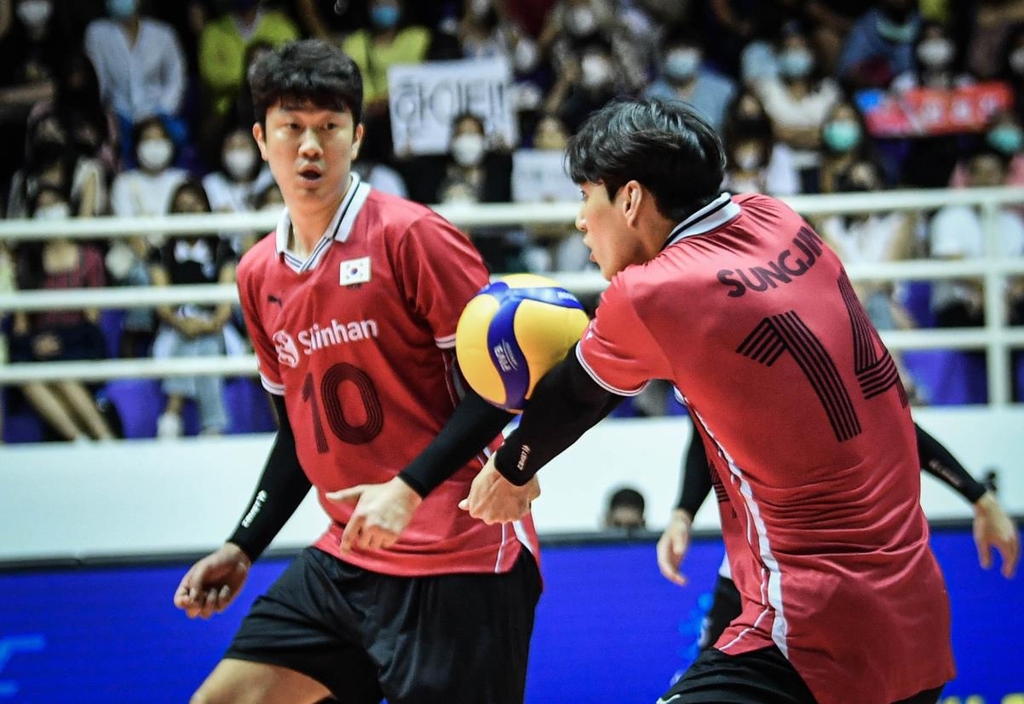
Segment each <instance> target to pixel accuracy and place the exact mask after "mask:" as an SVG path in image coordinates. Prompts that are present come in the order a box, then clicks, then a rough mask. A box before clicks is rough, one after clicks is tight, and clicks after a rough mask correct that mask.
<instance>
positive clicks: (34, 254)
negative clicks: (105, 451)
mask: <svg viewBox="0 0 1024 704" xmlns="http://www.w3.org/2000/svg"><path fill="white" fill-rule="evenodd" d="M31 211H32V216H33V218H35V219H37V220H46V221H48V222H50V223H51V224H57V223H58V222H59V221H62V220H66V219H68V218H69V217H70V216H71V205H70V202H69V200H68V198H67V196H66V195H65V193H64V192H62V191H60V190H58V189H56V188H51V187H48V186H47V187H43V188H40V189H39V191H38V192H37V193H36V195H35V197H34V198H33V200H32V207H31ZM19 259H20V261H19V266H18V288H20V289H26V290H27V289H46V290H54V289H78V288H94V287H100V286H104V285H105V284H106V278H105V275H104V271H103V258H102V257H101V256H100V253H99V252H98V251H97V250H96V249H95V248H94V247H92V246H89V245H84V244H80V243H79V242H76V241H75V240H71V239H68V238H66V237H59V236H56V237H53V238H51V239H49V240H46V241H45V242H44V243H42V244H35V245H26V246H23V247H20V248H19ZM98 320H99V311H98V310H96V309H87V310H84V311H83V310H57V311H50V312H45V313H32V314H29V313H24V312H18V313H16V314H15V316H14V329H13V335H12V340H11V343H12V344H11V359H12V361H15V362H56V361H72V360H91V359H102V358H103V357H105V356H106V355H105V353H104V351H105V342H104V339H103V333H102V332H101V331H100V329H99V327H98V326H97V321H98ZM21 390H22V392H23V393H24V394H25V396H26V398H27V399H28V401H29V403H31V404H32V407H33V408H35V409H36V411H37V412H38V413H39V414H40V416H42V418H43V420H44V421H45V422H46V423H47V425H49V426H50V427H51V428H53V430H55V431H56V432H57V434H58V435H59V436H60V437H61V438H62V439H64V440H76V441H77V440H88V439H89V438H94V439H97V440H109V439H111V438H112V437H113V433H112V432H111V430H110V427H109V426H108V425H107V422H106V421H105V420H104V418H103V415H102V414H101V413H100V411H99V409H98V408H97V406H96V401H95V399H94V398H93V397H92V395H91V394H90V392H89V391H88V390H87V389H86V387H85V386H84V385H83V384H82V383H81V382H79V381H56V382H32V383H29V384H25V385H24V386H22V387H21Z"/></svg>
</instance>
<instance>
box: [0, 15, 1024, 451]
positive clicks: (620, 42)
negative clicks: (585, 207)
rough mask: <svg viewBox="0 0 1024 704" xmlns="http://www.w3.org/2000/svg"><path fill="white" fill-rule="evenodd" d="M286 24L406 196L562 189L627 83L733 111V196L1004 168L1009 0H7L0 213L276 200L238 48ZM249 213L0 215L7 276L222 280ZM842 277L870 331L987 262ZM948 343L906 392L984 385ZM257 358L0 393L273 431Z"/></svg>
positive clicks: (1012, 221) (487, 246) (180, 318)
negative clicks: (150, 223) (237, 366)
mask: <svg viewBox="0 0 1024 704" xmlns="http://www.w3.org/2000/svg"><path fill="white" fill-rule="evenodd" d="M299 37H318V38H322V39H325V40H328V41H331V42H336V43H338V44H339V45H340V46H341V47H342V48H343V49H344V50H345V51H346V52H347V53H348V54H349V55H351V56H352V58H353V59H354V60H355V61H356V62H357V63H358V64H359V66H360V68H361V69H362V71H363V76H364V81H365V111H364V124H365V127H366V137H365V143H364V145H363V148H362V149H361V152H360V158H359V160H358V161H357V162H356V164H355V168H356V170H357V171H358V172H359V173H360V175H361V176H362V178H364V179H365V180H368V181H369V182H370V183H371V184H372V185H373V186H374V187H376V188H379V189H381V190H385V191H388V192H392V193H396V194H399V195H403V196H407V197H409V198H411V199H413V200H415V201H418V202H421V203H425V204H439V203H500V202H511V201H518V202H529V201H532V202H543V201H545V200H547V201H553V200H557V201H565V200H572V199H574V198H575V197H576V195H575V194H576V189H575V187H574V186H573V184H571V183H568V184H567V183H564V182H560V181H559V178H560V176H561V153H562V149H563V148H564V146H565V144H566V141H567V139H568V138H569V136H571V135H572V134H573V132H574V131H575V130H576V129H577V128H578V126H579V125H580V124H581V122H582V121H583V120H584V119H585V118H586V117H587V115H589V114H590V113H591V112H592V111H594V110H595V109H597V108H599V107H601V106H602V105H604V104H605V103H606V102H608V101H609V100H612V99H614V98H616V97H620V96H659V97H662V98H666V99H670V100H682V101H685V102H687V103H690V104H691V105H693V106H694V107H695V108H696V109H697V110H698V111H700V112H701V113H702V114H703V115H704V116H705V117H706V118H707V119H708V120H709V121H710V123H711V124H712V125H713V126H714V127H715V128H716V129H717V130H718V131H719V133H720V134H721V135H722V136H723V139H724V141H725V144H726V148H727V152H728V164H727V174H726V179H725V183H723V188H724V189H727V190H729V191H731V192H733V193H743V192H761V193H769V194H773V195H781V196H786V195H795V194H818V193H842V192H861V191H882V190H887V189H896V188H935V189H941V188H965V187H982V186H999V185H1021V184H1024V157H1022V148H1024V131H1022V121H1024V2H1021V1H1013V0H987V1H986V0H974V1H956V0H947V1H943V0H921V1H920V2H912V1H911V0H880V1H877V2H865V1H858V0H845V1H843V0H831V1H829V2H817V1H816V0H703V1H701V2H697V1H688V0H462V1H459V0H438V1H436V2H430V1H423V2H413V1H411V0H410V1H408V2H403V1H401V0H291V1H287V0H280V1H279V2H273V1H271V0H180V1H177V2H155V1H147V0H106V1H105V2H104V0H0V123H2V128H3V131H4V135H5V138H4V139H3V140H0V152H2V154H0V208H2V212H3V214H4V216H5V217H6V218H35V219H40V220H62V219H68V218H83V217H94V216H106V215H114V216H139V215H163V214H169V213H204V212H255V211H262V210H270V211H274V212H279V211H280V208H281V195H280V192H279V191H278V190H277V188H276V186H275V184H274V181H273V178H272V177H271V175H270V173H269V171H268V170H267V169H266V167H265V165H264V163H263V162H262V160H261V159H260V156H259V152H258V149H257V146H256V143H255V141H254V140H253V137H252V123H253V114H252V104H251V100H250V96H249V91H248V85H247V73H248V70H249V67H250V66H251V65H252V63H253V62H254V61H255V60H256V59H257V58H258V57H259V56H260V54H261V52H265V51H266V50H267V49H268V48H271V47H274V46H277V45H279V44H281V43H283V42H286V41H289V40H291V39H295V38H299ZM452 62H460V63H452ZM394 67H398V69H397V70H394ZM477 71H478V72H479V76H480V77H481V78H480V82H479V83H474V75H477V74H476V73H475V72H477ZM403 72H404V73H403ZM446 81H447V82H446ZM453 86H455V87H453ZM394 90H400V91H401V94H400V95H392V94H391V93H392V91H394ZM439 104H440V105H441V107H440V108H439V107H438V106H439ZM428 111H429V112H430V116H429V120H427V119H426V118H423V114H424V113H426V112H428ZM417 116H418V118H423V119H419V121H418V122H417V121H416V120H415V119H413V118H414V117H417ZM428 122H429V124H428ZM1022 214H1024V204H1021V208H1015V207H1007V208H1004V209H1002V210H1001V211H1000V212H999V213H998V217H997V220H998V222H997V227H998V230H999V247H1000V249H1001V253H1002V254H1003V255H1005V256H1008V257H1018V256H1024V220H1022ZM812 222H813V224H814V225H815V227H816V228H817V230H818V232H819V233H820V234H821V235H822V236H823V238H825V239H826V241H828V242H829V243H830V244H831V245H832V246H833V247H834V248H835V249H836V250H837V251H838V252H839V254H840V255H841V256H842V258H843V259H844V260H845V261H847V262H856V263H858V264H865V263H866V264H870V263H873V262H887V261H898V260H905V259H912V258H925V257H934V258H949V259H962V258H971V257H979V256H981V255H982V254H983V233H982V231H983V222H982V218H981V216H980V214H979V213H978V212H977V211H976V210H975V209H972V208H969V207H960V206H949V207H946V208H942V209H938V210H936V211H932V212H902V211H901V212H891V213H886V212H875V213H871V214H867V215H861V216H849V215H842V214H837V215H833V216H823V217H815V218H813V219H812ZM51 224H56V223H51ZM571 229H572V228H571V224H568V223H567V224H566V225H565V226H560V227H553V228H524V227H518V228H515V227H511V228H510V227H493V226H492V227H486V228H474V229H472V230H471V231H469V232H467V236H469V237H471V238H472V239H473V240H474V242H475V243H476V245H477V247H478V248H479V249H480V251H481V252H482V254H483V255H484V257H485V259H486V260H487V262H488V263H489V265H490V267H491V269H492V271H494V272H495V273H499V272H509V271H534V272H547V271H580V270H584V269H586V268H588V267H590V266H591V265H590V264H589V261H588V252H587V251H586V249H585V248H584V247H583V246H582V243H581V242H580V240H579V238H574V237H567V236H566V235H567V234H568V233H569V232H571ZM263 234H264V233H262V232H225V233H214V234H210V233H199V234H196V235H195V236H174V237H155V236H145V235H141V234H140V235H139V236H137V237H130V238H127V239H125V238H111V239H109V240H104V239H97V240H95V241H81V240H75V241H72V240H70V239H65V238H60V237H58V236H55V237H53V238H50V239H47V240H45V241H41V242H31V243H24V244H20V245H18V246H15V245H13V244H12V243H10V242H7V243H5V242H4V241H3V240H2V239H0V292H7V291H14V290H32V289H60V288H82V287H99V286H116V285H130V286H170V285H176V284H195V283H214V282H225V283H229V282H232V281H233V276H234V267H235V264H236V262H237V260H238V258H239V257H240V256H241V255H243V254H244V252H245V251H246V250H247V249H248V248H249V247H250V246H252V244H253V243H254V242H255V241H256V239H257V238H258V237H260V236H262V235H263ZM755 284H756V282H755ZM858 293H859V295H860V297H861V300H862V301H863V302H864V304H865V306H866V307H867V308H868V310H869V313H870V315H871V317H872V319H873V320H874V322H875V324H876V326H877V327H878V328H879V329H882V330H891V329H907V328H912V327H975V326H979V325H982V324H983V323H984V314H985V311H984V297H983V294H982V288H981V282H980V281H977V280H970V279H965V280H952V281H951V280H945V281H943V282H941V283H939V282H936V283H930V282H913V283H912V282H908V283H906V284H898V285H893V284H892V283H891V282H881V281H880V282H877V283H871V282H863V281H861V282H859V284H858ZM1005 294H1006V297H1007V298H1006V301H1007V310H1008V312H1009V318H1008V322H1009V324H1021V322H1022V321H1024V282H1022V280H1021V279H1019V278H1018V279H1013V280H1010V281H1009V282H1008V284H1007V287H1006V291H1005ZM0 330H2V333H3V338H4V339H5V340H6V344H3V343H0V349H6V352H4V353H3V354H4V355H5V356H6V358H7V359H8V360H9V361H12V362H33V361H53V360H87V359H101V358H109V357H126V358H131V357H145V356H154V357H174V356H198V355H223V354H244V353H246V351H247V342H246V339H245V329H244V325H243V324H242V323H241V320H240V318H239V315H238V313H237V311H236V310H234V309H233V308H232V306H230V305H228V304H224V305H220V306H177V307H171V306H168V307H162V308H157V309H151V308H139V309H131V310H127V311H123V310H109V311H99V310H82V311H56V312H50V313H38V314H36V313H33V314H28V313H15V314H11V315H7V316H6V318H5V319H4V320H3V322H2V324H0ZM951 354H952V353H951ZM956 354H957V355H959V356H956V357H946V358H942V359H937V358H935V357H934V355H933V356H931V357H920V356H919V357H918V358H917V359H916V361H915V359H911V356H910V355H907V356H905V358H904V360H903V363H904V369H903V371H904V377H905V381H906V383H907V386H908V387H909V388H910V389H911V391H912V392H913V393H914V397H915V402H917V403H944V402H950V400H949V398H948V397H944V398H937V397H936V395H937V394H936V393H935V392H934V391H933V390H931V391H930V389H933V388H934V384H917V383H915V381H916V380H917V378H918V377H928V376H932V377H935V376H942V375H948V374H949V373H950V370H951V369H952V370H953V371H954V372H955V373H956V374H959V375H960V376H961V380H960V383H959V385H958V386H957V389H958V391H956V392H951V393H953V395H954V396H956V398H954V399H953V402H971V401H976V402H978V401H980V402H984V393H985V384H984V359H983V358H981V357H979V354H980V353H978V354H975V353H956ZM922 360H925V361H922ZM950 360H952V361H950ZM1017 361H1018V362H1019V360H1017ZM950 365H952V366H950ZM1018 367H1020V368H1024V364H1018ZM1017 376H1018V377H1020V376H1024V374H1017ZM254 384H255V382H254V381H253V380H252V379H240V380H236V379H223V378H219V377H216V376H201V377H195V378H175V379H168V380H166V381H164V382H163V383H162V384H161V383H159V382H149V381H139V382H134V383H133V382H111V383H109V384H106V385H99V386H96V385H86V384H82V383H79V382H76V381H64V382H53V383H33V384H27V385H25V386H23V387H21V388H19V389H6V390H5V391H4V405H5V407H6V412H5V414H4V415H5V419H4V433H3V436H4V437H5V438H6V439H7V440H8V441H25V440H41V439H54V440H77V441H83V442H84V441H89V440H97V439H106V438H111V437H116V436H119V435H120V436H129V437H151V436H153V435H159V436H161V437H176V436H179V435H181V434H183V433H186V434H193V433H205V434H210V435H216V434H221V433H226V432H248V431H256V430H269V429H270V428H272V427H273V426H272V419H271V418H270V415H269V407H268V406H267V404H266V403H265V401H264V400H263V399H262V398H260V394H259V392H258V389H256V388H255V387H254ZM1016 393H1017V399H1018V400H1019V398H1020V395H1019V390H1017V392H1016ZM957 394H959V395H958V396H957ZM675 412H685V411H684V409H682V408H681V407H680V406H678V404H676V403H675V402H674V400H673V399H672V397H671V394H669V393H668V390H667V389H663V388H661V389H659V387H657V386H655V387H653V388H652V391H651V392H650V393H648V394H646V395H645V396H643V397H641V398H639V399H637V400H635V401H634V402H632V403H630V404H628V405H627V406H625V407H624V408H623V409H622V410H621V411H620V413H621V414H632V415H659V414H662V413H675Z"/></svg>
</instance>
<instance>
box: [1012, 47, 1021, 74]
mask: <svg viewBox="0 0 1024 704" xmlns="http://www.w3.org/2000/svg"><path fill="white" fill-rule="evenodd" d="M1010 68H1012V69H1013V70H1014V72H1015V73H1018V74H1024V47H1022V48H1020V49H1014V50H1013V53H1012V54H1010Z"/></svg>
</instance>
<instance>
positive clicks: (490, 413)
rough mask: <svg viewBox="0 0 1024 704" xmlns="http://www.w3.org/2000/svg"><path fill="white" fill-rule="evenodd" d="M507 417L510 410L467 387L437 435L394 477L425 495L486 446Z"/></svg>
mask: <svg viewBox="0 0 1024 704" xmlns="http://www.w3.org/2000/svg"><path fill="white" fill-rule="evenodd" d="M511 420H512V414H511V413H509V412H508V411H503V410H502V409H500V408H498V407H497V406H492V405H491V404H490V403H488V402H487V401H485V400H484V399H483V398H481V397H480V396H479V395H478V394H476V393H475V392H473V391H472V390H469V391H467V393H466V395H465V396H464V397H463V398H462V401H461V402H460V403H459V405H458V407H456V409H455V412H454V413H452V417H451V418H449V419H448V422H447V423H446V424H445V426H444V427H443V428H442V429H441V432H439V433H438V434H437V437H435V438H434V440H433V441H432V442H431V443H430V444H429V445H427V447H426V449H424V450H423V452H421V453H420V454H419V455H418V456H417V457H416V459H414V460H413V461H412V462H410V463H409V466H408V467H406V468H405V469H403V470H402V471H401V472H400V473H399V475H398V476H399V477H401V478H402V481H404V482H405V483H406V484H408V485H409V486H410V487H412V489H413V491H415V492H416V493H417V494H419V495H420V496H426V495H427V494H429V493H430V492H431V491H433V490H434V489H435V488H436V487H437V486H438V485H440V484H441V482H443V481H445V480H446V479H448V478H449V477H450V476H452V475H453V474H455V472H457V471H458V470H459V468H460V467H462V466H463V465H465V464H466V463H467V462H468V461H469V460H470V459H472V457H473V455H475V454H477V453H478V452H480V451H481V450H482V449H483V448H484V447H486V446H487V444H488V443H489V442H490V441H491V440H493V439H494V438H496V437H497V436H498V434H499V433H500V432H501V431H502V429H503V428H504V427H505V426H506V425H508V423H509V421H511Z"/></svg>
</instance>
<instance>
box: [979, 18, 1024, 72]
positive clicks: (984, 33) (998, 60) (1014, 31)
mask: <svg viewBox="0 0 1024 704" xmlns="http://www.w3.org/2000/svg"><path fill="white" fill-rule="evenodd" d="M968 6H969V7H970V8H971V9H972V10H973V13H972V19H973V27H971V34H970V39H969V40H968V42H967V68H968V69H969V70H970V71H971V73H973V74H974V75H975V76H978V77H979V78H982V79H987V78H997V77H999V74H1000V71H1001V70H1002V69H1003V66H1002V61H1003V58H1004V57H1005V56H1006V55H1007V52H1006V51H999V50H998V49H999V48H1001V47H1004V46H1005V47H1007V48H1009V47H1010V46H1012V44H1011V42H1016V41H1019V39H1018V37H1019V36H1020V29H1021V26H1022V25H1024V4H1021V3H1019V2H1007V1H1006V0H978V2H976V3H969V4H968ZM1022 61H1024V59H1022ZM1022 71H1024V69H1022Z"/></svg>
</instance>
